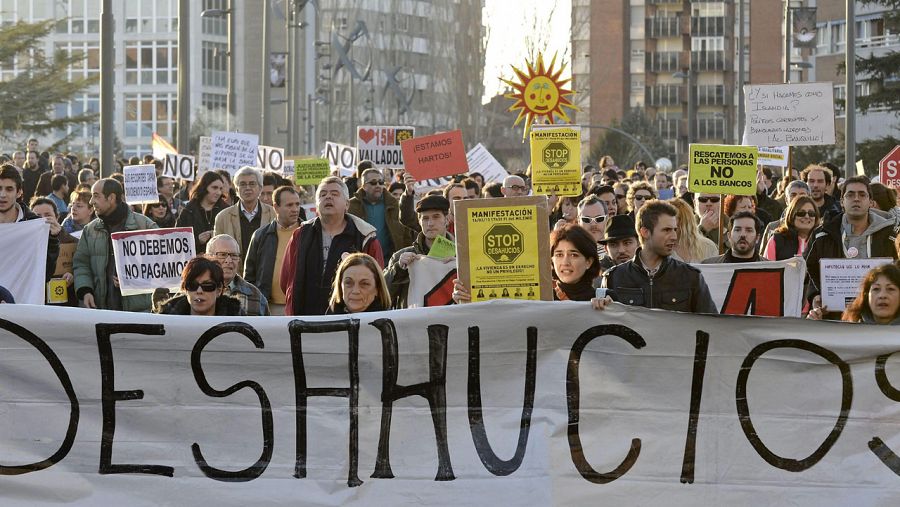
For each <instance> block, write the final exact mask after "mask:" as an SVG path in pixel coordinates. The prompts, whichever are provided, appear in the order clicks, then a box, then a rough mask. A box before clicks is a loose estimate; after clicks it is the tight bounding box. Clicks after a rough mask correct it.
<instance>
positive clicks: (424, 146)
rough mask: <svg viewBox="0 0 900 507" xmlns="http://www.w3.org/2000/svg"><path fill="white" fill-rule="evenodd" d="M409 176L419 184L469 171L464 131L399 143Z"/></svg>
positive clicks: (416, 138) (443, 133)
mask: <svg viewBox="0 0 900 507" xmlns="http://www.w3.org/2000/svg"><path fill="white" fill-rule="evenodd" d="M400 148H401V149H402V150H403V160H404V162H405V164H404V167H405V168H406V172H408V173H410V174H412V175H413V176H415V178H416V180H419V181H421V180H427V179H431V178H440V177H441V176H451V175H454V174H463V173H466V172H468V171H469V164H468V162H467V161H466V148H465V146H463V138H462V131H461V130H453V131H451V132H442V133H440V134H434V135H430V136H423V137H414V138H412V139H407V140H405V141H403V142H401V143H400Z"/></svg>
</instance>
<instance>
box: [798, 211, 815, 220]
mask: <svg viewBox="0 0 900 507" xmlns="http://www.w3.org/2000/svg"><path fill="white" fill-rule="evenodd" d="M794 216H795V217H797V218H806V217H809V218H816V212H815V211H798V212H797V213H794Z"/></svg>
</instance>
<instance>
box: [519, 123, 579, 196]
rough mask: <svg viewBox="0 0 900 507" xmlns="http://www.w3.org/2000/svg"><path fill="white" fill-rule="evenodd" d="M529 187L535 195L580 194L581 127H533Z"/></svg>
mask: <svg viewBox="0 0 900 507" xmlns="http://www.w3.org/2000/svg"><path fill="white" fill-rule="evenodd" d="M531 184H532V190H533V191H534V193H535V194H545V195H546V194H556V195H579V194H581V192H582V189H581V127H579V126H578V125H552V126H543V125H535V126H533V127H532V129H531Z"/></svg>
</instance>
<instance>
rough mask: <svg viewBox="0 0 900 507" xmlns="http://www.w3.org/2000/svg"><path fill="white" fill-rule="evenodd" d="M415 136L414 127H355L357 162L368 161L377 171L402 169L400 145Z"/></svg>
mask: <svg viewBox="0 0 900 507" xmlns="http://www.w3.org/2000/svg"><path fill="white" fill-rule="evenodd" d="M415 135H416V129H415V127H374V126H366V127H357V129H356V155H357V160H358V161H362V160H369V161H371V162H372V163H374V164H375V167H378V168H379V169H380V168H384V167H391V168H399V167H404V163H403V150H401V149H400V143H402V142H403V141H406V140H407V139H412V138H413V137H415Z"/></svg>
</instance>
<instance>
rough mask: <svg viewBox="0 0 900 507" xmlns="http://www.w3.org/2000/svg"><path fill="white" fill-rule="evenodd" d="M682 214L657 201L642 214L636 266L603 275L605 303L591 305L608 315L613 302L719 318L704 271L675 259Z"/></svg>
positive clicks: (631, 263)
mask: <svg viewBox="0 0 900 507" xmlns="http://www.w3.org/2000/svg"><path fill="white" fill-rule="evenodd" d="M677 216H678V211H676V209H675V207H674V206H672V205H671V204H669V203H666V202H662V201H657V200H653V201H650V202H648V203H647V204H644V205H643V206H642V207H641V209H640V210H639V211H638V214H637V227H638V230H637V232H638V234H639V236H640V239H641V247H640V248H639V249H638V250H637V252H636V253H635V256H634V258H633V259H632V260H630V261H628V262H624V263H622V264H619V265H618V266H616V267H614V268H612V269H610V270H609V271H607V272H606V273H604V274H603V283H602V287H603V288H605V289H606V295H605V296H604V297H596V298H594V299H592V300H591V304H592V306H593V307H594V308H595V309H597V310H603V309H605V308H606V306H607V305H608V304H609V303H610V302H612V301H618V302H620V303H623V304H626V305H633V306H643V307H646V308H661V309H663V310H672V311H679V312H691V313H713V314H717V313H719V312H718V309H717V308H716V305H715V303H713V300H712V297H711V296H710V293H709V287H707V286H706V282H705V281H704V280H703V275H701V274H700V271H699V270H698V269H697V268H695V267H693V266H691V265H690V264H686V263H684V262H681V261H679V260H676V259H673V258H672V252H673V251H674V250H675V243H676V241H677V240H678V220H677Z"/></svg>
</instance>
